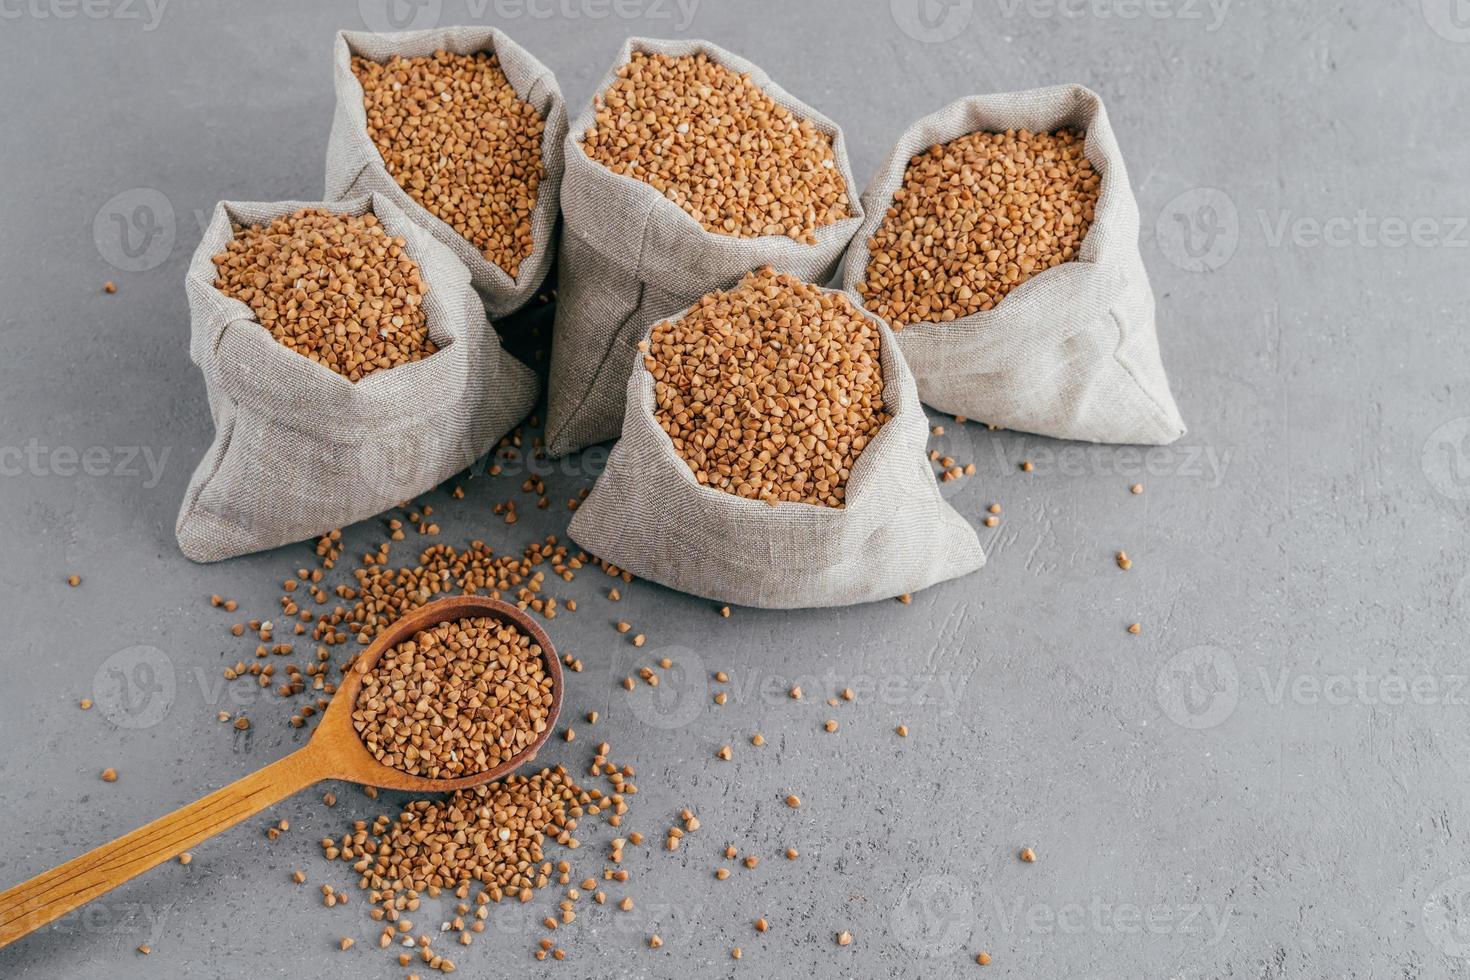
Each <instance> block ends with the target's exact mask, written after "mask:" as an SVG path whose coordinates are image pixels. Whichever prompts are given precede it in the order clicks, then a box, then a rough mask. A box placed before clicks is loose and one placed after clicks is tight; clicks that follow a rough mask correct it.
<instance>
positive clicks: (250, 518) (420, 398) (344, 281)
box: [175, 194, 538, 562]
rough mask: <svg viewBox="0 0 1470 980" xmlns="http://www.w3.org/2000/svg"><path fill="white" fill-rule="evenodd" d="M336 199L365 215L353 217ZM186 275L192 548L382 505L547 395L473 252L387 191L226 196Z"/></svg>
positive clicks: (349, 519)
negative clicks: (418, 219)
mask: <svg viewBox="0 0 1470 980" xmlns="http://www.w3.org/2000/svg"><path fill="white" fill-rule="evenodd" d="M342 216H346V217H347V218H350V219H360V220H353V221H352V223H351V225H350V227H349V229H348V231H347V232H346V233H345V234H344V233H343V232H342V225H341V224H340V222H343V221H344V220H345V219H343V217H342ZM328 238H336V241H329V240H327V239H328ZM184 284H185V287H186V289H187V292H188V296H189V312H190V317H191V338H190V343H189V353H190V356H191V357H192V358H193V360H194V363H195V364H197V365H198V366H199V370H200V371H201V372H202V373H203V374H204V384H205V389H206V392H207V394H208V396H209V410H210V414H211V416H212V417H213V420H214V429H215V434H214V441H213V443H212V444H211V445H210V447H209V449H208V450H207V451H206V452H205V454H204V458H203V459H202V460H200V462H199V465H198V467H197V468H196V469H195V470H194V474H193V476H192V477H191V478H190V480H189V486H188V489H187V490H186V492H185V494H184V501H183V505H182V506H181V507H180V509H179V517H178V523H177V525H176V528H175V531H176V533H177V535H178V539H179V547H180V548H181V549H182V550H183V552H184V554H185V555H187V556H188V557H189V558H192V559H193V560H194V561H199V562H208V561H219V560H221V559H224V558H232V557H234V556H236V555H243V554H247V553H249V552H253V551H262V550H264V549H267V548H274V547H277V546H278V545H284V544H289V543H291V542H293V541H301V540H304V539H307V538H311V537H315V536H317V535H321V534H325V533H327V532H329V531H332V530H334V529H336V528H340V527H345V526H346V525H348V524H351V523H353V522H354V521H360V520H363V519H364V518H367V517H371V516H373V515H374V514H378V513H381V512H382V511H384V510H387V509H388V508H390V507H393V506H395V505H397V504H398V503H400V502H402V501H404V500H408V499H410V498H412V497H414V496H416V495H418V494H420V493H423V492H425V491H427V490H430V489H432V488H433V487H435V486H436V485H438V484H439V483H440V482H442V481H443V480H446V479H448V478H449V477H451V476H453V475H454V474H455V473H457V472H459V471H460V470H462V469H464V468H465V467H466V466H468V465H470V464H471V463H472V462H474V461H475V460H476V459H478V458H479V457H480V456H482V455H483V454H484V453H486V452H488V451H489V450H490V448H491V447H492V446H494V445H495V441H496V440H497V439H499V438H500V437H501V436H502V435H504V434H505V433H506V432H508V431H509V430H510V429H511V428H512V427H513V426H515V425H516V424H517V423H518V422H520V421H521V420H522V419H523V418H525V417H526V415H527V414H528V413H529V412H530V411H531V407H532V406H533V405H534V404H535V402H536V397H537V394H538V384H537V379H536V375H535V374H534V373H532V372H531V370H530V369H529V368H527V367H526V366H525V365H523V364H521V363H520V362H519V361H517V360H515V359H514V358H512V357H511V356H510V355H509V354H507V353H506V352H505V351H504V350H502V349H501V346H500V338H499V336H498V335H497V334H496V333H495V331H494V330H493V329H492V328H491V327H490V324H489V321H487V320H486V318H485V308H484V307H483V306H482V305H481V303H480V299H479V297H478V296H477V295H476V293H475V290H474V289H473V287H472V286H471V283H470V273H469V270H468V269H466V268H465V266H464V263H462V262H460V261H459V259H458V258H456V257H455V255H454V253H453V252H451V251H450V250H449V249H448V248H447V247H446V246H445V245H443V244H441V243H440V242H439V241H437V240H436V239H435V238H434V237H433V236H432V235H430V234H429V233H428V232H427V231H425V230H424V229H423V228H421V227H419V226H418V225H416V224H415V223H414V222H412V221H410V220H409V218H408V216H407V215H405V214H404V213H403V212H402V211H401V210H399V209H398V208H397V207H396V206H395V205H394V204H393V203H392V202H391V201H389V200H388V199H387V198H386V197H384V196H383V195H381V194H373V195H371V196H367V197H362V198H358V199H357V200H354V201H342V202H337V203H314V204H306V203H302V202H297V201H284V202H277V203H268V204H256V203H241V202H234V201H225V202H222V203H220V204H219V205H217V206H216V207H215V209H214V216H213V219H212V220H211V221H210V223H209V227H208V228H207V229H206V230H205V232H204V237H203V240H202V241H200V243H199V248H198V249H197V251H196V252H195V253H194V258H193V261H192V262H191V263H190V265H189V270H188V273H187V275H186V278H185V283H184ZM267 324H269V326H268V325H267ZM288 344H289V345H290V346H288Z"/></svg>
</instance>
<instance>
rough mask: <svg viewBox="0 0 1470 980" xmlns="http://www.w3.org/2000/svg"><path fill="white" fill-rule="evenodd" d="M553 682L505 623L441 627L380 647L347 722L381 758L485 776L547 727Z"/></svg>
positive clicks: (414, 768) (396, 764)
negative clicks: (381, 653) (350, 720)
mask: <svg viewBox="0 0 1470 980" xmlns="http://www.w3.org/2000/svg"><path fill="white" fill-rule="evenodd" d="M552 701H553V692H552V678H551V676H550V675H549V674H548V673H547V672H546V663H545V661H544V659H543V658H542V650H541V647H540V645H538V644H537V643H535V642H534V641H533V640H532V639H531V637H529V636H527V635H526V634H524V633H522V632H521V631H520V630H519V629H517V628H516V627H515V626H513V625H511V624H509V623H503V622H500V621H498V620H494V619H490V618H486V617H476V618H470V619H461V620H458V621H456V622H446V623H440V624H439V625H437V626H434V627H432V628H430V629H427V630H423V631H421V632H419V633H416V634H414V636H413V638H412V639H411V640H405V641H404V642H402V643H399V644H398V645H397V646H395V647H393V648H392V649H390V650H386V651H384V652H383V655H382V656H381V657H380V658H379V659H378V661H377V663H375V664H374V665H373V666H372V667H371V669H369V670H367V671H366V672H365V674H364V676H363V680H362V690H361V691H360V692H359V693H358V696H357V704H356V705H355V706H354V710H353V712H352V723H353V725H354V726H355V727H356V728H357V732H358V734H359V735H360V736H361V737H362V741H363V744H364V745H366V746H367V748H368V751H369V752H371V753H372V754H373V755H374V756H376V757H377V758H378V760H379V761H380V762H382V763H384V764H385V765H388V766H391V767H393V768H394V769H399V770H402V771H403V772H409V773H413V774H415V775H419V776H426V777H428V778H430V779H453V778H456V777H459V776H468V775H473V774H475V773H482V772H486V771H488V770H490V769H493V768H495V767H496V766H498V765H499V764H500V763H502V762H505V761H507V760H509V759H511V758H512V757H514V756H515V755H516V753H518V752H520V751H521V750H522V749H524V748H526V746H528V745H530V744H531V743H532V742H534V741H535V740H536V737H537V736H538V735H540V734H541V733H542V732H544V731H546V728H547V717H548V715H549V714H550V712H551V705H552Z"/></svg>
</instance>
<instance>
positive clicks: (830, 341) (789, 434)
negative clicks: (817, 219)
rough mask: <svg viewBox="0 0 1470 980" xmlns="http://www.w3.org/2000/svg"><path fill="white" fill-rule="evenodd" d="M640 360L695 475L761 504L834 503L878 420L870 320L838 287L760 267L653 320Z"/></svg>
mask: <svg viewBox="0 0 1470 980" xmlns="http://www.w3.org/2000/svg"><path fill="white" fill-rule="evenodd" d="M644 366H645V367H646V368H647V370H648V371H649V373H650V374H652V375H653V378H654V398H655V402H656V405H655V416H656V418H657V420H658V423H659V425H660V426H661V427H662V428H663V430H664V431H665V432H667V433H668V434H669V438H670V439H671V440H672V441H673V444H674V449H675V451H676V452H678V454H679V455H680V456H682V457H683V458H684V460H685V462H687V463H688V464H689V468H690V470H691V471H693V473H694V476H695V479H697V480H698V481H699V482H700V483H702V484H704V485H706V486H709V487H713V488H714V489H716V490H723V491H725V492H726V493H732V494H735V495H737V496H741V497H747V498H750V499H754V500H764V501H766V502H767V503H770V504H777V503H783V502H793V503H806V504H817V505H822V506H827V507H842V506H843V505H844V500H845V498H846V493H847V480H848V478H849V476H850V475H851V472H852V467H853V464H854V463H855V462H856V460H857V458H858V455H859V454H860V453H861V452H862V451H863V449H864V448H865V447H866V446H867V444H868V442H869V441H870V440H871V439H872V438H873V437H874V435H876V434H877V432H878V430H879V429H880V428H882V426H883V424H884V423H885V422H886V421H887V420H888V413H887V412H886V411H885V410H884V407H883V369H882V363H881V360H880V355H879V331H878V328H877V326H876V325H874V324H873V322H872V321H870V320H869V319H867V317H865V316H863V315H862V314H861V313H859V312H858V311H857V310H855V309H854V308H853V307H852V305H851V304H850V303H849V302H848V300H847V299H846V298H845V297H844V296H842V294H840V293H833V292H829V291H827V290H823V289H821V288H819V287H817V286H812V285H809V284H807V283H804V282H801V281H800V280H799V279H796V278H795V277H793V276H789V275H784V274H777V273H776V272H774V271H772V270H771V269H770V268H764V269H759V270H757V271H755V272H751V273H748V274H747V275H746V276H745V278H744V279H742V280H741V281H740V283H739V285H737V286H736V287H735V288H734V289H731V290H727V291H724V292H715V293H710V294H708V295H706V296H705V297H703V298H702V299H701V300H700V301H699V302H698V303H697V304H695V306H694V308H693V309H692V310H690V312H689V313H688V314H686V315H685V316H684V317H683V318H682V319H679V320H669V321H664V322H663V323H660V324H657V325H656V326H655V327H654V328H653V331H652V334H651V338H650V341H649V344H648V349H647V351H646V354H645V356H644Z"/></svg>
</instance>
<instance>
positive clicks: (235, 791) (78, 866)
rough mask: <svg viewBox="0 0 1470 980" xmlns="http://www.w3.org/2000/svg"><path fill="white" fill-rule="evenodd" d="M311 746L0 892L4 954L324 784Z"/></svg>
mask: <svg viewBox="0 0 1470 980" xmlns="http://www.w3.org/2000/svg"><path fill="white" fill-rule="evenodd" d="M323 754H324V753H322V752H321V751H320V750H313V749H312V747H311V745H310V744H308V745H306V746H305V747H304V748H302V749H299V750H297V751H296V752H293V753H292V754H291V755H288V756H286V757H285V758H284V759H281V760H279V761H277V762H273V763H271V764H270V765H268V766H266V767H265V768H264V769H261V770H260V771H259V772H255V773H251V774H250V775H249V776H246V777H245V778H244V779H241V780H239V781H238V782H234V783H231V784H230V785H228V786H226V787H225V788H224V789H220V790H216V791H215V792H213V793H210V794H209V795H208V796H206V797H205V798H204V799H202V800H200V801H199V802H197V803H192V804H190V805H189V806H186V807H184V808H183V809H181V810H175V811H174V812H173V813H170V814H169V815H168V816H166V817H159V818H158V819H157V820H155V821H153V822H152V823H150V824H148V825H147V826H146V827H141V828H139V829H138V830H135V831H133V832H132V833H131V834H128V835H126V836H124V837H119V838H118V839H117V840H115V841H113V842H111V843H110V844H103V845H102V846H101V847H99V848H97V849H95V850H93V851H89V852H87V853H86V854H83V855H82V856H81V857H78V858H73V859H72V860H70V861H68V862H66V863H65V864H63V865H60V866H58V867H55V868H52V869H51V870H50V871H47V872H45V873H43V874H40V875H37V876H36V877H34V878H32V879H31V880H30V881H27V882H25V883H24V884H20V885H16V886H15V887H14V888H11V889H10V890H9V891H6V892H3V893H0V948H3V947H5V946H8V945H10V944H11V943H12V942H14V941H15V940H17V939H19V938H20V937H22V936H24V935H26V934H27V933H29V932H32V931H33V930H35V929H39V928H40V927H41V926H43V925H45V924H46V923H48V922H52V921H54V920H56V919H59V918H60V917H61V916H63V915H65V914H67V913H68V912H70V911H72V910H73V909H76V908H78V907H79V906H81V905H83V904H85V903H87V902H90V901H91V900H92V899H94V898H96V897H97V896H98V895H101V894H103V893H104V892H107V891H111V890H112V889H113V888H115V887H117V886H118V885H121V884H122V883H123V882H125V881H128V880H130V879H132V878H134V877H136V876H138V875H140V874H142V873H143V872H145V871H147V870H149V869H150V868H154V867H157V866H158V865H160V864H162V863H163V862H164V861H167V860H168V859H169V858H172V857H176V856H178V855H179V854H182V853H183V852H184V851H186V850H188V849H189V848H190V847H193V846H194V845H195V844H198V843H199V842H200V841H203V840H207V839H208V838H210V837H213V836H214V835H215V834H217V833H219V832H220V831H222V830H226V829H228V828H230V827H233V826H234V825H235V824H237V823H239V822H240V821H241V820H244V819H245V818H246V817H250V816H254V815H255V814H257V813H259V812H260V811H261V810H264V809H265V808H266V807H268V806H270V805H271V804H273V803H279V802H280V801H281V800H284V799H285V798H286V797H288V796H290V795H292V794H293V793H296V792H299V791H300V790H303V789H305V788H306V787H308V786H310V785H312V784H313V783H317V782H320V781H321V780H322V779H324V778H326V775H327V773H326V769H325V767H324V765H323V762H322V755H323Z"/></svg>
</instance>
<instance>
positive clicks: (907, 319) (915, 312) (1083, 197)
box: [857, 129, 1102, 330]
mask: <svg viewBox="0 0 1470 980" xmlns="http://www.w3.org/2000/svg"><path fill="white" fill-rule="evenodd" d="M1101 187H1102V177H1101V175H1100V174H1098V173H1097V172H1096V171H1094V170H1093V169H1092V164H1091V162H1089V161H1088V159H1087V157H1086V156H1085V155H1084V154H1083V136H1082V134H1081V133H1078V132H1077V131H1075V130H1070V129H1063V130H1059V131H1058V132H1056V133H1032V132H1028V131H1026V130H1019V131H1017V130H1008V131H1007V132H1004V133H971V134H969V135H968V136H961V137H960V138H959V139H957V140H953V141H951V142H949V143H943V144H940V145H937V146H932V147H930V148H929V150H928V151H927V152H925V153H921V154H919V155H918V156H916V157H914V158H913V159H912V160H910V161H909V166H908V169H907V170H906V171H905V172H904V177H903V185H902V186H901V187H900V188H899V189H898V190H897V191H896V192H895V193H894V195H893V205H892V206H891V207H890V208H889V209H888V213H887V214H886V215H884V218H883V223H882V224H881V225H880V226H879V228H878V231H877V232H876V233H875V234H874V235H873V237H872V238H871V239H869V241H868V249H869V251H870V252H871V254H872V257H871V259H869V261H868V268H867V270H866V272H865V275H864V280H863V281H862V282H860V283H858V285H857V291H858V294H859V295H861V296H862V297H863V300H864V302H865V303H866V304H867V306H868V308H869V309H871V310H872V311H873V312H874V313H877V314H878V315H879V316H881V317H883V318H884V319H886V320H887V321H888V322H889V324H890V325H891V326H892V327H893V329H895V330H900V329H902V328H903V327H904V326H906V325H907V324H910V323H919V322H935V323H945V322H948V321H950V320H954V319H956V318H958V317H964V316H969V315H971V314H973V313H978V312H981V311H983V310H988V309H990V308H991V307H993V306H995V304H997V303H999V302H1000V301H1001V299H1002V298H1004V297H1005V295H1006V294H1007V293H1009V292H1010V291H1011V290H1013V289H1015V288H1016V287H1017V286H1019V285H1021V283H1023V282H1025V281H1026V280H1027V279H1030V278H1031V277H1032V276H1033V275H1036V274H1037V273H1040V272H1043V271H1045V270H1047V269H1050V268H1052V267H1053V266H1057V265H1061V264H1062V263H1063V262H1070V261H1071V260H1072V259H1074V258H1076V257H1077V250H1078V249H1079V248H1081V246H1082V240H1083V239H1084V238H1085V237H1086V236H1087V229H1088V228H1089V227H1090V226H1091V224H1092V219H1093V213H1094V210H1095V208H1096V205H1097V198H1098V192H1099V190H1100V189H1101Z"/></svg>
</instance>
